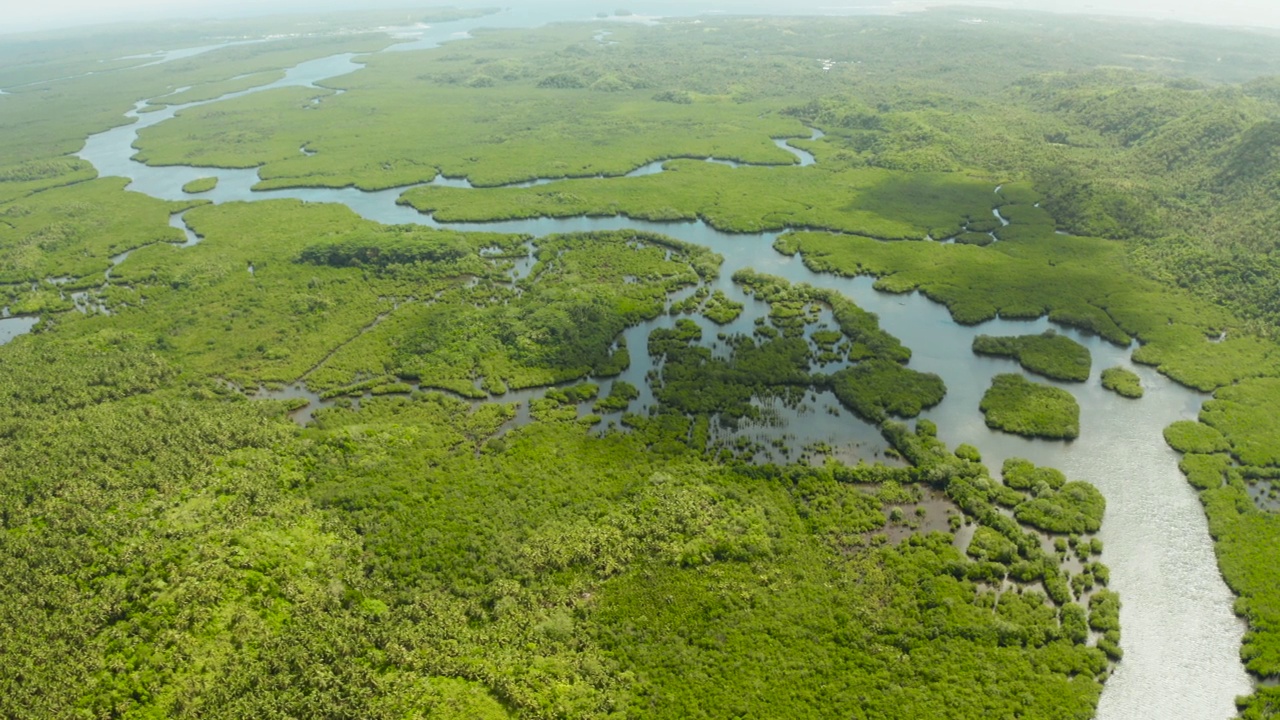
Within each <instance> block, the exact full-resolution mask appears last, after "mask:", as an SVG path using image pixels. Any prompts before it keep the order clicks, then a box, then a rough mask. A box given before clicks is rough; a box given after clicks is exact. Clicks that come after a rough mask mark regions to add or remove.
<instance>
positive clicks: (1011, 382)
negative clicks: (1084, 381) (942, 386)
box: [978, 373, 1080, 440]
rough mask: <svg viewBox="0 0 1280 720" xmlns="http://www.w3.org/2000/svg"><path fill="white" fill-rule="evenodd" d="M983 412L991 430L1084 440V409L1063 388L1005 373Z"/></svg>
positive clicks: (984, 399)
mask: <svg viewBox="0 0 1280 720" xmlns="http://www.w3.org/2000/svg"><path fill="white" fill-rule="evenodd" d="M978 407H979V409H981V410H982V414H983V415H984V416H985V417H986V420H987V427H991V428H995V429H997V430H1003V431H1005V432H1008V433H1014V434H1017V435H1024V436H1026V437H1039V438H1048V439H1051V440H1056V439H1065V440H1073V439H1075V438H1077V437H1079V436H1080V405H1079V404H1078V403H1076V399H1075V398H1074V397H1072V395H1071V393H1069V392H1067V391H1066V390H1063V389H1061V388H1056V387H1050V386H1048V385H1041V384H1039V383H1034V382H1031V381H1030V380H1027V379H1026V378H1024V377H1022V376H1021V375H1015V374H1012V373H1004V374H1001V375H997V376H995V377H994V378H992V379H991V387H990V388H989V389H988V390H987V392H986V394H984V395H983V396H982V402H981V403H980V404H979V406H978Z"/></svg>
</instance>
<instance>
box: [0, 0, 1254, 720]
mask: <svg viewBox="0 0 1280 720" xmlns="http://www.w3.org/2000/svg"><path fill="white" fill-rule="evenodd" d="M580 17H583V16H575V17H565V18H562V19H578V18H580ZM551 19H554V18H548V17H534V16H526V17H523V18H511V17H503V16H497V19H496V20H495V18H486V19H481V20H467V21H462V22H458V23H444V24H441V25H438V26H436V27H434V28H431V29H430V30H429V31H426V32H425V33H424V34H423V36H422V38H421V39H419V40H417V41H414V42H411V43H406V44H401V45H398V46H396V47H395V49H396V51H403V50H406V49H426V48H430V47H434V46H435V45H437V44H438V43H440V42H442V41H445V40H448V39H451V38H456V37H459V35H460V33H465V31H467V30H469V29H472V28H475V27H480V26H488V25H505V26H511V25H530V26H531V25H537V24H540V23H542V22H546V21H548V20H551ZM352 57H353V56H351V55H338V56H334V57H330V58H324V59H319V60H313V61H309V62H305V63H302V64H300V65H298V66H296V67H294V68H292V69H291V70H289V71H288V74H287V76H286V77H285V78H284V79H282V80H280V81H278V82H275V83H272V84H270V85H267V86H264V87H260V88H257V89H254V90H250V91H246V92H237V93H232V94H230V95H227V96H225V97H223V98H219V99H218V100H215V101H211V102H218V101H220V100H224V99H228V98H232V97H237V96H240V95H244V94H247V93H248V92H262V91H265V90H269V89H272V88H277V87H286V86H295V87H296V86H304V87H315V83H318V82H320V81H322V80H325V79H327V78H331V77H335V76H338V75H342V74H346V73H349V72H352V71H355V70H358V69H359V68H360V66H359V65H358V64H356V63H353V62H352ZM202 104H206V103H193V104H191V105H186V106H179V107H167V108H165V109H163V110H158V111H154V112H146V113H130V117H131V118H136V120H137V121H136V122H135V123H133V124H131V125H126V126H123V127H119V128H115V129H113V130H109V131H107V132H104V133H101V134H98V135H94V136H92V137H90V138H89V139H88V141H87V142H86V144H85V147H84V149H83V150H82V151H81V152H80V153H79V155H80V157H82V158H84V159H85V160H87V161H89V162H90V163H92V164H93V165H94V166H95V167H96V168H97V169H98V172H99V173H100V174H101V175H103V176H123V177H128V178H131V179H132V181H133V182H132V184H131V185H130V189H131V190H134V191H137V192H142V193H146V194H148V195H151V196H154V197H157V198H163V199H167V200H182V199H187V198H189V197H191V196H189V195H185V194H184V193H183V192H182V191H181V187H182V185H183V184H184V183H186V182H188V181H191V180H194V179H196V178H200V177H208V176H216V177H217V178H218V184H217V187H216V188H215V189H214V190H212V191H210V192H208V193H204V194H201V195H200V196H199V197H202V198H207V199H209V200H211V201H213V202H215V203H223V202H232V201H258V200H268V199H273V198H295V199H299V200H304V201H308V202H329V203H342V204H344V205H346V206H348V207H350V208H351V209H352V210H354V211H355V212H356V213H358V214H360V215H361V216H363V217H365V218H368V219H370V220H375V221H378V222H382V223H389V224H398V223H418V224H425V225H431V226H439V225H440V224H439V223H436V222H435V221H434V220H432V219H431V218H430V217H428V216H425V215H422V214H419V213H418V212H417V211H415V210H413V209H412V208H409V207H405V206H400V205H397V204H396V202H395V201H396V199H397V198H398V197H399V196H400V194H401V193H403V192H404V190H405V188H397V189H393V190H388V191H383V192H362V191H359V190H355V189H340V190H327V189H292V190H273V191H268V192H254V191H252V190H251V187H252V186H253V185H254V184H255V183H256V182H257V181H258V177H257V173H256V171H254V170H222V169H211V168H193V167H157V168H151V167H146V166H144V165H142V164H139V163H137V162H134V161H132V160H131V159H130V158H131V156H132V155H133V152H134V151H133V148H132V144H133V142H134V141H135V140H136V138H137V132H138V130H139V129H141V128H144V127H149V126H151V125H155V124H157V123H160V122H164V121H165V120H167V119H169V118H171V117H172V116H173V115H174V114H175V113H176V112H179V111H181V110H183V109H185V108H188V107H193V106H195V105H202ZM142 105H143V104H142V103H140V104H139V108H140V107H142ZM786 147H787V148H788V149H790V150H792V151H793V152H795V153H796V154H797V155H798V156H799V157H800V158H801V160H802V164H808V163H810V162H812V156H808V154H807V153H804V152H802V151H797V150H796V149H795V148H791V147H790V146H786ZM642 171H643V172H654V171H660V168H659V167H647V168H645V169H643V170H642ZM797 171H798V170H795V169H793V168H787V167H779V168H778V169H777V172H797ZM438 181H439V182H444V181H442V180H439V179H438ZM448 182H450V184H457V183H458V181H448ZM477 192H483V191H477ZM176 223H178V224H180V219H179V220H178V221H176ZM446 227H449V228H452V229H457V230H473V229H474V230H484V231H488V232H494V231H498V232H512V233H527V234H530V235H533V236H535V237H538V236H543V235H546V234H550V233H564V232H576V231H586V230H614V229H625V228H634V229H639V230H647V231H653V232H658V233H662V234H665V235H669V236H672V237H675V238H679V239H681V240H684V241H686V242H690V243H696V244H699V245H703V246H707V247H709V248H711V249H712V250H714V251H716V252H718V253H720V254H721V255H723V256H724V258H725V263H724V266H723V267H722V270H721V274H720V278H719V279H718V280H717V281H715V282H714V283H713V289H720V290H723V291H724V292H725V293H726V294H728V295H729V297H730V298H732V299H734V300H736V301H738V302H742V303H744V304H745V306H746V310H745V312H744V313H743V315H742V317H740V318H739V319H738V320H737V321H735V322H734V323H733V324H732V325H731V326H730V327H728V328H720V327H718V326H715V325H714V324H712V323H710V322H709V321H706V320H705V318H700V317H698V318H695V319H696V320H697V321H698V322H699V323H700V324H701V325H702V326H703V328H704V341H706V342H714V339H715V335H716V333H718V332H729V333H732V332H746V333H748V334H750V332H751V328H752V327H753V323H754V320H755V318H756V317H759V316H761V315H762V314H764V313H766V312H767V306H766V305H765V304H764V303H762V302H759V301H756V300H754V299H752V298H750V297H747V296H745V295H744V293H743V292H742V291H741V289H740V288H738V287H736V286H734V284H733V283H732V281H731V280H730V277H731V276H732V275H733V273H734V272H735V271H737V270H739V269H743V268H753V269H755V270H758V271H760V272H765V273H770V274H774V275H779V276H782V277H785V278H787V279H788V280H790V281H792V282H796V283H798V282H804V283H809V284H811V285H814V286H817V287H824V288H830V289H833V290H836V291H839V292H841V293H843V294H845V295H846V296H848V297H849V298H851V299H853V300H854V301H855V302H857V304H858V305H860V306H861V307H863V308H865V309H867V310H869V311H872V312H874V313H876V314H878V315H879V317H880V323H881V325H882V326H883V327H884V328H885V329H886V330H887V331H889V332H890V333H892V334H893V335H895V336H897V337H898V338H900V339H901V340H902V342H903V343H904V344H905V345H906V346H907V347H909V348H911V350H912V351H913V353H914V354H913V357H912V360H911V363H910V366H911V367H912V368H914V369H917V370H920V371H924V372H933V373H937V374H938V375H940V376H941V377H942V378H943V379H944V381H945V382H946V387H947V395H946V398H945V400H943V402H942V403H941V404H940V405H939V406H937V407H936V408H934V409H932V410H930V411H928V412H926V413H925V414H924V416H925V417H928V418H930V419H932V420H934V421H935V422H936V423H937V425H938V428H939V435H940V437H941V438H942V439H943V440H945V441H946V442H947V443H948V444H950V445H951V446H953V447H954V446H955V445H956V444H958V443H961V442H968V443H971V444H973V445H975V446H977V447H978V448H979V449H980V450H981V452H982V456H983V460H984V462H985V463H986V464H987V465H988V466H989V467H991V468H992V469H993V470H994V471H996V472H998V469H999V467H1000V465H1001V463H1002V461H1003V460H1004V458H1006V457H1010V456H1019V457H1025V458H1028V459H1030V460H1032V461H1033V462H1035V463H1036V464H1038V465H1048V466H1052V467H1056V468H1059V469H1061V470H1062V471H1063V472H1065V473H1066V474H1067V475H1068V477H1070V478H1073V479H1080V480H1087V481H1089V482H1091V483H1093V484H1095V485H1096V486H1097V487H1098V488H1099V489H1100V490H1101V491H1102V492H1103V494H1104V495H1105V496H1106V499H1107V513H1106V519H1105V522H1104V524H1103V527H1102V531H1101V533H1100V537H1101V538H1102V540H1103V542H1104V543H1105V551H1104V553H1103V557H1102V559H1103V561H1104V562H1105V563H1106V564H1107V565H1109V566H1110V568H1111V587H1112V588H1113V589H1114V590H1116V591H1118V592H1119V593H1120V596H1121V598H1122V601H1123V609H1122V611H1121V624H1122V627H1123V641H1122V643H1121V644H1122V647H1123V649H1124V652H1125V655H1124V659H1123V661H1122V662H1120V663H1119V665H1118V666H1117V668H1116V671H1115V673H1114V675H1113V676H1112V677H1111V678H1110V679H1109V680H1108V682H1107V684H1106V688H1105V690H1104V692H1103V695H1102V700H1101V703H1100V706H1099V710H1098V715H1097V717H1098V718H1099V719H1100V720H1135V719H1139V718H1152V719H1164V718H1180V719H1182V720H1224V719H1225V718H1228V717H1231V716H1232V715H1233V714H1234V712H1235V707H1234V703H1233V699H1234V697H1235V696H1236V695H1241V694H1247V693H1248V692H1249V691H1250V687H1251V686H1250V679H1249V677H1248V675H1247V674H1246V673H1245V671H1244V668H1243V666H1242V664H1241V662H1240V659H1239V650H1240V642H1241V636H1242V633H1243V631H1244V627H1243V624H1242V622H1241V621H1240V620H1239V619H1238V618H1236V617H1235V616H1234V615H1233V614H1232V612H1231V605H1232V601H1233V597H1232V595H1231V593H1230V592H1229V591H1228V589H1227V587H1226V585H1225V584H1224V583H1223V581H1222V578H1221V575H1220V574H1219V572H1218V568H1217V564H1216V560H1215V558H1214V554H1213V548H1212V543H1211V540H1210V538H1209V534H1208V528H1207V523H1206V521H1205V517H1204V513H1203V511H1202V509H1201V507H1200V504H1199V501H1198V499H1197V498H1196V495H1195V493H1194V492H1193V491H1192V489H1191V487H1190V486H1189V485H1188V484H1187V482H1186V481H1185V479H1184V478H1183V476H1182V474H1181V473H1180V472H1179V470H1178V457H1177V454H1176V453H1174V452H1173V451H1172V450H1170V449H1169V448H1168V447H1167V446H1166V445H1165V443H1164V441H1163V439H1162V430H1163V428H1164V427H1165V426H1166V425H1168V424H1169V423H1170V422H1173V421H1175V420H1179V419H1193V418H1194V417H1195V416H1196V413H1197V411H1198V409H1199V407H1200V404H1201V403H1202V402H1203V401H1204V400H1205V398H1206V396H1204V395H1202V394H1199V393H1196V392H1194V391H1191V390H1188V389H1186V388H1184V387H1181V386H1179V385H1177V384H1175V383H1173V382H1172V381H1170V380H1168V379H1167V378H1165V377H1163V376H1161V375H1158V374H1157V373H1155V372H1154V371H1152V370H1151V369H1150V368H1146V367H1143V366H1135V365H1134V364H1133V363H1132V362H1130V360H1129V355H1130V352H1131V349H1130V348H1121V347H1117V346H1115V345H1112V344H1110V343H1107V342H1105V341H1103V340H1101V339H1100V338H1097V337H1094V336H1089V335H1084V334H1082V333H1080V332H1078V331H1076V330H1074V329H1071V328H1061V327H1060V328H1057V329H1058V331H1059V332H1061V333H1063V334H1066V335H1068V336H1070V337H1072V338H1073V339H1076V340H1078V341H1080V342H1081V343H1083V344H1084V345H1086V346H1087V347H1088V348H1089V349H1090V351H1091V352H1092V353H1093V375H1092V377H1091V378H1090V379H1089V381H1088V382H1086V383H1056V384H1059V385H1060V386H1062V387H1064V388H1066V389H1067V390H1069V391H1070V392H1071V393H1072V394H1073V395H1074V396H1075V397H1076V399H1077V400H1078V401H1079V403H1080V407H1081V423H1080V425H1081V435H1080V438H1079V439H1078V440H1076V441H1074V442H1050V441H1043V440H1027V439H1023V438H1020V437H1016V436H1013V435H1007V434H1004V433H1001V432H997V431H992V430H990V429H988V428H987V427H986V425H985V423H984V422H983V418H982V415H981V413H980V412H979V411H978V402H979V399H980V397H981V395H982V393H983V392H984V391H985V390H986V388H987V387H988V385H989V383H990V380H991V377H992V376H993V375H995V374H997V373H1001V372H1022V371H1021V370H1020V369H1019V368H1018V366H1017V364H1016V363H1015V362H1013V361H1010V360H1004V359H997V358H989V357H981V356H977V355H975V354H974V353H973V352H972V351H971V350H970V347H971V344H972V341H973V338H974V336H976V335H978V334H983V333H985V334H994V335H1011V334H1025V333H1032V332H1040V331H1042V330H1044V329H1047V328H1049V327H1051V326H1052V325H1051V324H1050V323H1049V322H1048V321H1047V320H1044V319H1041V320H1037V321H1006V320H993V321H990V322H987V323H983V324H981V325H978V326H976V327H965V326H962V325H959V324H957V323H955V322H954V321H953V320H952V319H951V317H950V314H949V313H948V311H947V309H946V308H945V307H943V306H941V305H938V304H936V303H934V302H932V301H930V300H928V299H926V298H925V297H923V296H922V295H920V294H918V293H913V294H909V295H892V294H887V293H881V292H878V291H876V290H874V289H873V288H872V280H871V279H870V278H856V279H849V278H841V277H836V276H832V275H826V274H818V273H814V272H811V271H810V270H808V269H807V268H806V267H805V266H804V264H803V263H802V262H801V260H800V259H799V258H798V257H795V258H793V257H787V256H784V255H781V254H779V253H777V252H776V251H775V250H773V248H772V245H773V241H774V240H775V239H776V238H777V234H776V233H764V234H754V235H745V234H743V235H739V234H728V233H723V232H719V231H717V230H715V229H713V228H711V227H709V226H707V225H706V224H704V223H702V222H687V223H649V222H638V221H633V220H630V219H627V218H624V217H613V218H585V217H584V218H572V219H536V220H528V221H513V222H498V223H478V224H451V225H447V226H446ZM197 241H198V238H195V237H194V236H189V237H188V244H190V243H193V242H197ZM535 242H536V241H535ZM526 267H527V264H526ZM825 317H826V318H827V320H828V324H830V325H832V326H834V324H833V323H831V322H830V316H829V313H827V314H825ZM671 322H674V320H673V319H671V318H668V317H667V316H664V317H662V318H659V319H658V320H655V321H653V322H652V323H646V324H644V325H641V326H637V327H634V328H632V329H631V330H629V331H628V332H627V334H626V338H627V342H628V346H629V348H630V353H631V358H632V368H631V369H629V370H628V371H627V373H626V374H625V375H624V376H623V377H624V379H627V380H629V381H630V382H632V383H633V384H635V385H636V386H637V387H638V388H640V389H641V392H642V397H641V399H640V400H639V401H637V404H638V406H639V407H643V406H644V405H646V404H649V403H651V402H652V395H651V394H650V393H649V392H648V388H647V387H645V380H644V376H645V373H646V372H647V371H648V370H649V369H651V368H652V364H651V361H650V360H649V359H648V357H647V354H646V352H645V338H646V337H647V335H648V332H649V330H651V329H652V328H653V327H657V326H669V325H670V323H671ZM0 330H3V328H0ZM1115 365H1122V366H1125V367H1128V368H1130V369H1132V370H1134V371H1135V372H1137V373H1138V374H1139V375H1140V376H1141V377H1142V382H1143V384H1144V385H1145V387H1146V389H1147V392H1146V396H1145V397H1144V398H1142V399H1141V400H1137V401H1132V400H1126V399H1124V398H1121V397H1119V396H1117V395H1115V394H1112V393H1110V392H1107V391H1105V390H1104V389H1103V388H1102V387H1101V386H1100V384H1099V382H1098V374H1099V373H1100V372H1101V370H1102V369H1104V368H1107V367H1111V366H1115ZM1035 379H1037V380H1043V379H1042V378H1035ZM602 385H605V384H604V383H602ZM606 389H607V386H606V387H602V393H603V392H604V390H606ZM295 392H301V391H295ZM536 394H538V393H531V392H529V391H525V392H521V393H508V394H507V395H504V396H501V397H498V398H496V400H497V401H501V402H512V401H516V400H527V399H528V398H529V397H533V396H536ZM525 404H526V405H527V403H525ZM806 404H807V405H808V406H809V407H808V411H807V412H802V411H796V410H794V409H791V410H790V411H789V412H785V413H782V415H783V416H784V417H786V419H788V427H785V428H783V429H782V432H784V433H789V434H790V437H791V438H792V439H796V438H800V439H803V440H806V441H810V440H817V439H824V438H826V439H829V440H831V441H833V442H832V444H833V445H835V446H839V447H843V448H845V452H846V453H847V454H848V455H850V456H861V457H865V458H867V459H868V460H874V459H876V458H875V457H874V456H875V455H877V454H878V452H879V451H880V450H881V449H883V447H884V441H883V440H882V439H881V438H880V435H879V433H878V431H877V430H876V429H875V428H873V427H871V426H869V425H867V424H866V423H863V422H861V421H859V420H857V419H856V418H854V417H853V416H851V415H850V414H849V413H847V412H844V411H842V410H841V411H839V412H838V413H837V414H834V415H833V414H832V413H831V412H830V411H829V410H828V408H838V404H836V403H835V402H834V399H832V398H830V397H829V396H828V397H820V396H813V397H812V398H807V401H806ZM633 409H636V406H633ZM846 459H848V458H846Z"/></svg>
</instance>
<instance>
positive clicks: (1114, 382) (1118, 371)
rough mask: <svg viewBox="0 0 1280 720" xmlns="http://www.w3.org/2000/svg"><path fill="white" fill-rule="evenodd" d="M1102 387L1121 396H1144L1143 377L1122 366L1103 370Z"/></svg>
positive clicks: (1135, 397)
mask: <svg viewBox="0 0 1280 720" xmlns="http://www.w3.org/2000/svg"><path fill="white" fill-rule="evenodd" d="M1102 387H1104V388H1106V389H1108V390H1110V391H1111V392H1113V393H1115V394H1117V395H1120V396H1121V397H1127V398H1133V399H1137V398H1140V397H1142V378H1139V377H1138V374H1137V373H1135V372H1133V371H1132V370H1127V369H1125V368H1122V367H1113V368H1107V369H1106V370H1103V371H1102Z"/></svg>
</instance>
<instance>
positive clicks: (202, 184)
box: [182, 177, 218, 195]
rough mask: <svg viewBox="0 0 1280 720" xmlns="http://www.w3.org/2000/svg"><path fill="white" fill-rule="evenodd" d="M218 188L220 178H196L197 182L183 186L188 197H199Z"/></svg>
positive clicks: (183, 190)
mask: <svg viewBox="0 0 1280 720" xmlns="http://www.w3.org/2000/svg"><path fill="white" fill-rule="evenodd" d="M216 187H218V178H216V177H202V178H196V179H195V180H192V181H191V182H189V183H187V184H186V185H183V186H182V192H184V193H186V194H188V195H198V194H200V193H206V192H209V191H210V190H212V189H214V188H216Z"/></svg>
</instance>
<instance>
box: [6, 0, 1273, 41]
mask: <svg viewBox="0 0 1280 720" xmlns="http://www.w3.org/2000/svg"><path fill="white" fill-rule="evenodd" d="M535 3H536V4H540V5H546V6H551V7H557V6H564V7H566V8H569V7H573V8H579V7H580V8H584V10H585V9H590V10H591V13H592V14H594V13H595V12H612V11H613V10H615V9H617V8H619V7H623V8H627V9H629V10H633V11H635V12H643V13H645V14H658V15H661V14H675V15H689V14H694V13H698V12H714V11H721V12H742V13H747V12H752V13H760V12H764V13H779V14H781V13H785V14H831V15H839V14H864V13H868V12H911V11H917V10H923V9H925V8H927V7H933V6H940V5H966V6H971V7H975V8H983V7H987V8H1011V9H1022V10H1047V11H1053V12H1063V13H1083V14H1091V15H1122V16H1135V17H1145V18H1152V19H1161V20H1176V21H1180V22H1192V23H1208V24H1215V25H1234V26H1240V27H1252V28H1280V2H1277V0H1213V2H1206V1H1205V0H1092V1H1090V0H1086V1H1085V2H1080V1H1078V0H967V1H965V0H791V1H788V2H779V1H778V0H680V1H679V2H677V1H676V0H638V1H636V2H631V1H630V0H599V1H598V2H589V1H588V2H584V1H582V0H492V1H490V2H483V1H476V0H455V1H454V2H450V0H438V1H437V2H432V3H430V4H427V3H414V2H406V0H365V1H364V2H356V1H354V0H275V1H274V2H272V1H267V2H263V1H262V0H258V1H257V2H250V1H249V0H221V1H219V2H216V3H192V2H174V1H173V0H40V1H38V2H24V1H23V0H4V4H6V5H8V6H9V7H7V8H5V9H4V10H3V11H0V35H3V34H6V33H12V32H22V31H27V30H36V29H48V28H56V27H69V26H74V25H89V24H98V23H108V22H137V21H143V20H162V19H163V20H167V19H175V18H187V19H193V18H204V17H220V18H226V17H236V16H251V15H264V14H272V13H292V12H322V11H332V10H359V9H368V8H400V7H408V6H418V7H432V6H434V7H440V6H445V5H455V6H461V7H468V6H470V7H482V6H524V5H531V4H535Z"/></svg>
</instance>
